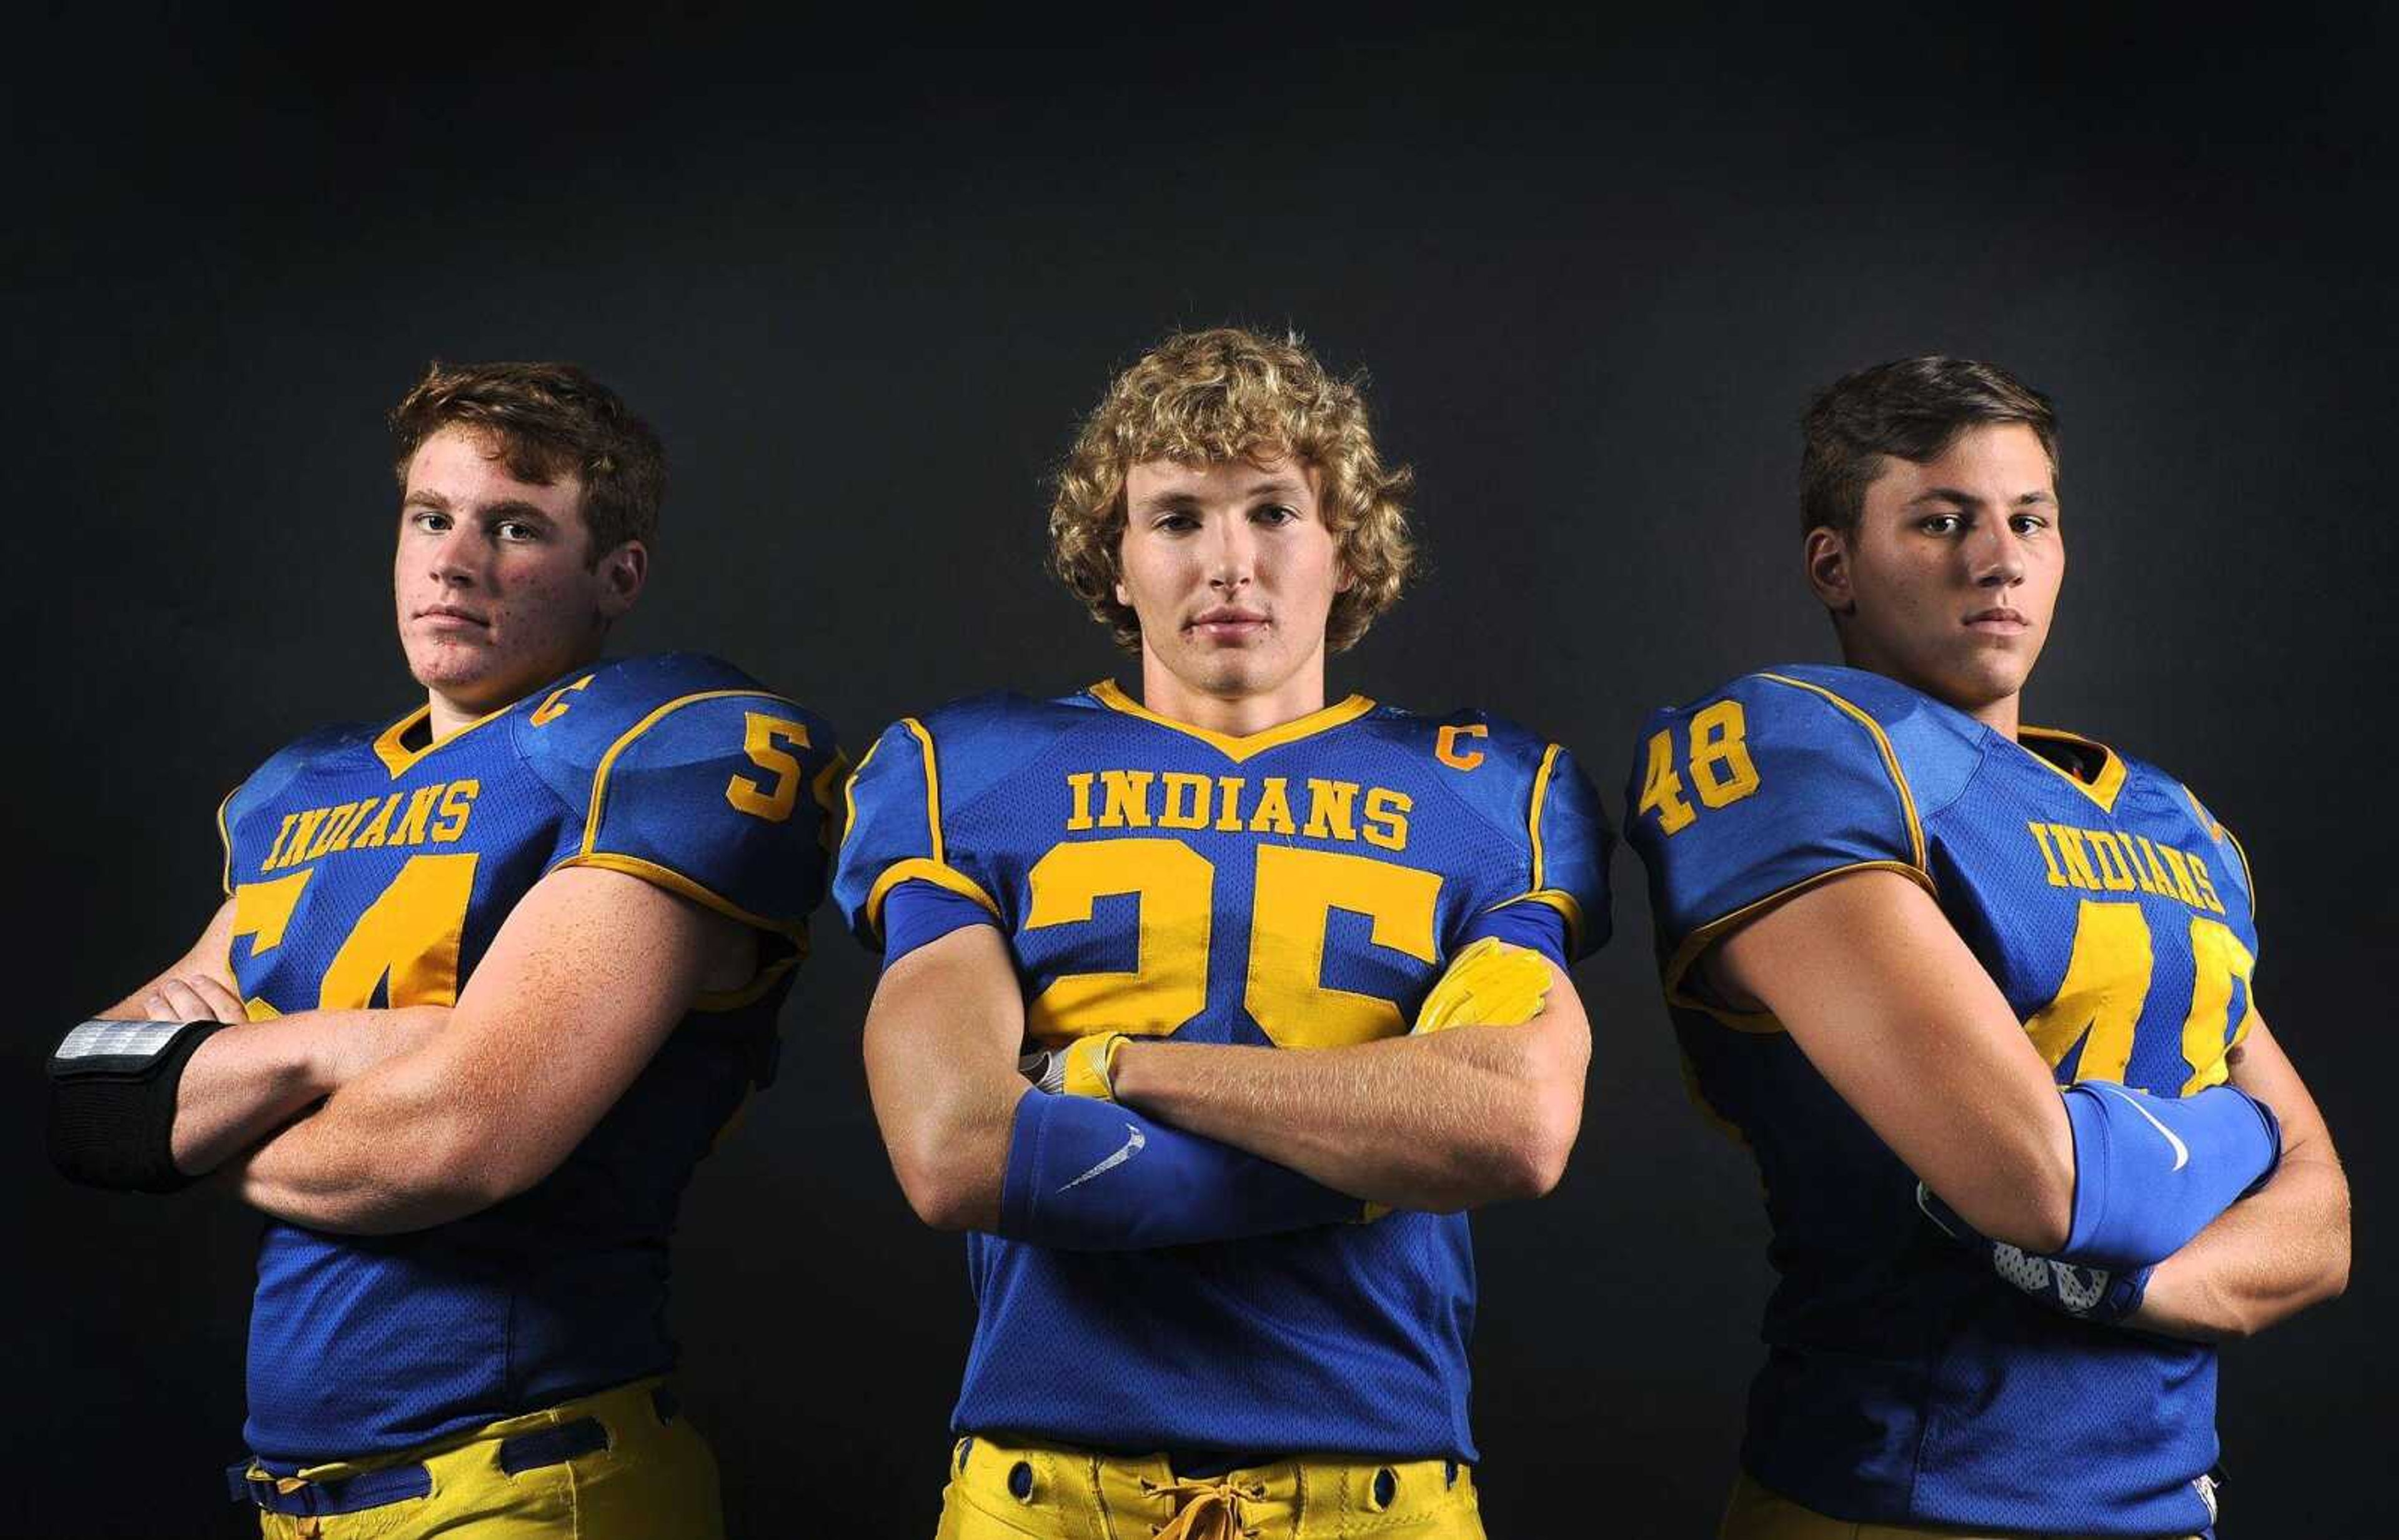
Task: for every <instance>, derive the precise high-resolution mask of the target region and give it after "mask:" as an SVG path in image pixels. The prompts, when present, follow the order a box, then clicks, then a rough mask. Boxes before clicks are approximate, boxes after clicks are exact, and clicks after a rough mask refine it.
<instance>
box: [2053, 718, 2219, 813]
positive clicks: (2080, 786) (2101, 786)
mask: <svg viewBox="0 0 2399 1540" xmlns="http://www.w3.org/2000/svg"><path fill="white" fill-rule="evenodd" d="M2016 736H2017V737H2018V738H2020V739H2021V738H2047V739H2049V740H2050V741H2051V742H2053V743H2072V744H2078V745H2080V746H2081V747H2082V748H2085V749H2096V750H2099V775H2098V777H2097V778H2096V779H2094V780H2088V781H2086V780H2084V779H2083V778H2082V777H2080V776H2077V775H2075V774H2074V773H2073V772H2072V771H2070V770H2068V769H2067V768H2066V767H2065V766H2064V765H2062V764H2058V763H2054V762H2053V761H2052V760H2051V759H2050V758H2049V756H2047V755H2046V754H2034V753H2033V751H2032V750H2029V749H2025V746H2024V745H2023V744H2022V743H2021V742H2019V743H2018V744H2017V745H2016V747H2017V748H2019V749H2024V750H2025V752H2026V753H2027V754H2032V757H2033V758H2034V759H2035V760H2038V761H2039V762H2040V764H2041V767H2042V768H2043V769H2046V770H2048V771H2049V772H2050V773H2051V774H2052V775H2053V776H2055V777H2058V778H2059V779H2060V780H2063V781H2064V782H2066V784H2067V785H2068V786H2071V787H2072V788H2074V789H2075V790H2077V791H2080V792H2081V793H2082V794H2083V795H2084V796H2086V797H2089V798H2090V799H2091V800H2092V801H2093V802H2095V803H2097V804H2099V809H2100V811H2101V812H2104V813H2113V812H2114V811H2116V793H2117V792H2119V791H2121V790H2123V789H2124V762H2123V761H2122V760H2120V759H2118V758H2117V757H2116V750H2113V749H2110V748H2108V746H2107V745H2106V744H2104V743H2101V742H2099V741H2098V740H2097V739H2096V738H2086V737H2084V736H2082V735H2081V734H2080V733H2067V732H2061V731H2060V730H2058V729H2057V728H2054V727H2025V726H2021V725H2020V726H2018V727H2017V728H2016ZM2183 790H2185V791H2189V790H2190V788H2189V787H2185V788H2183Z"/></svg>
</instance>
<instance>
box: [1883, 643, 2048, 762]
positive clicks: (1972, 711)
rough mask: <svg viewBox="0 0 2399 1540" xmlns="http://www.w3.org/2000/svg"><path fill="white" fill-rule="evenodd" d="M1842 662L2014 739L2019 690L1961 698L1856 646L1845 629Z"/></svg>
mask: <svg viewBox="0 0 2399 1540" xmlns="http://www.w3.org/2000/svg"><path fill="white" fill-rule="evenodd" d="M1841 661H1842V662H1843V663H1845V664H1847V665H1848V666H1849V667H1850V668H1852V669H1864V670H1865V671H1866V672H1867V673H1870V674H1880V675H1882V676H1883V677H1884V678H1885V679H1895V680H1897V681H1899V682H1901V683H1902V684H1904V685H1906V686H1907V687H1908V688H1909V689H1911V690H1914V691H1917V692H1918V693H1919V694H1921V695H1927V696H1931V697H1932V698H1933V699H1934V700H1937V701H1939V702H1940V703H1941V704H1942V705H1944V706H1946V707H1948V708H1949V709H1951V710H1953V711H1962V712H1964V713H1965V714H1966V715H1968V716H1970V717H1972V718H1973V719H1974V720H1975V721H1976V722H1979V723H1982V724H1983V725H1984V726H1986V727H1987V728H1989V729H1990V730H1991V731H1992V732H1994V733H1997V734H1999V736H2001V737H2003V738H2006V739H2007V740H2009V741H2010V742H2011V743H2013V742H2014V741H2015V737H2016V728H2017V726H2018V724H2019V723H2020V721H2021V718H2020V716H2019V714H2018V711H2017V708H2018V706H2019V705H2020V704H2021V703H2022V701H2023V699H2024V696H2023V692H2021V691H2015V690H2012V691H2010V692H2009V693H2007V694H2006V695H2003V696H1995V697H1993V698H1991V699H1989V700H1974V699H1971V698H1969V699H1965V700H1960V699H1959V698H1957V697H1956V696H1951V695H1949V694H1948V693H1947V692H1946V691H1945V690H1943V689H1942V688H1941V687H1940V686H1939V685H1938V684H1936V683H1934V682H1932V681H1931V680H1927V679H1921V678H1918V676H1917V675H1916V674H1915V673H1913V672H1911V671H1910V670H1908V669H1904V668H1901V667H1900V666H1899V665H1898V664H1896V663H1894V662H1893V661H1891V659H1889V658H1886V657H1880V656H1877V655H1875V653H1874V652H1873V651H1872V650H1870V649H1867V648H1864V647H1860V646H1858V645H1857V644H1856V643H1855V642H1853V641H1852V640H1851V638H1850V635H1849V634H1848V633H1847V632H1846V631H1844V632H1842V633H1841Z"/></svg>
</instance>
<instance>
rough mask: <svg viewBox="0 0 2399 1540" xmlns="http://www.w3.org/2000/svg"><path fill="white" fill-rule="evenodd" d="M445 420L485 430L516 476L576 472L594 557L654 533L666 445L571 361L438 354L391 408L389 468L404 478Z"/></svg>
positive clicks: (544, 477) (541, 477)
mask: <svg viewBox="0 0 2399 1540" xmlns="http://www.w3.org/2000/svg"><path fill="white" fill-rule="evenodd" d="M445 427H465V428H472V429H475V430H477V431H479V432H481V433H483V434H485V435H488V436H489V437H490V439H492V444H493V453H494V454H495V457H496V458H498V459H499V460H501V461H502V462H503V463H504V464H506V465H507V466H508V474H509V475H511V476H513V477H515V478H516V479H517V480H520V481H530V482H533V483H534V484H535V485H537V486H547V485H549V483H551V482H553V481H556V480H558V479H559V478H560V477H562V476H576V477H579V478H581V479H582V481H583V522H584V524H585V525H586V526H587V527H588V528H589V529H590V531H591V553H590V558H591V561H593V562H595V563H596V562H597V561H599V560H600V558H601V557H603V556H604V555H606V554H607V553H608V552H610V551H612V550H615V549H616V548H617V547H618V546H621V545H623V544H624V543H625V542H626V541H628V540H639V541H641V542H642V543H643V544H644V545H647V544H649V543H650V542H652V541H654V540H656V539H657V532H658V505H659V504H660V503H661V502H663V501H665V498H666V490H667V452H666V447H665V446H664V445H663V444H661V443H659V442H658V436H657V434H656V433H655V432H653V431H651V429H650V425H649V424H647V423H645V422H644V421H642V420H641V419H640V418H639V417H636V416H634V415H633V413H632V412H631V410H630V409H629V408H628V407H627V406H626V405H625V402H624V399H622V398H621V397H619V396H618V395H617V393H616V392H615V391H613V390H611V389H609V388H608V387H607V386H606V385H602V384H601V383H600V382H599V381H597V380H595V379H593V378H592V377H591V376H590V375H589V374H587V373H585V372H584V371H582V370H581V369H579V368H577V367H576V366H575V365H574V364H562V363H497V364H444V363H443V362H441V361H440V359H439V358H437V359H435V360H434V361H433V362H432V363H431V364H430V365H428V366H427V368H426V371H425V378H423V379H421V380H419V381H417V382H416V385H415V388H413V389H412V390H411V391H409V393H408V394H407V395H406V396H404V397H402V398H401V399H400V405H398V406H396V407H394V408H392V412H391V431H392V438H393V439H394V440H395V442H396V445H397V448H398V449H399V452H400V457H399V459H398V461H397V463H396V464H395V465H394V466H393V470H394V472H395V474H397V475H398V476H399V478H400V485H401V486H403V487H405V486H406V485H407V484H408V463H409V461H410V460H411V459H413V458H414V456H415V454H416V451H417V448H418V446H420V445H422V444H423V443H424V442H425V440H426V439H430V438H431V437H433V435H435V434H436V433H439V432H440V431H441V430H442V429H443V428H445Z"/></svg>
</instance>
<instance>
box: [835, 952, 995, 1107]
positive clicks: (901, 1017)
mask: <svg viewBox="0 0 2399 1540" xmlns="http://www.w3.org/2000/svg"><path fill="white" fill-rule="evenodd" d="M1023 1041H1024V996H1023V990H1022V987H1021V986H1020V985H1019V983H1018V981H1017V978H1016V969H1015V965H1014V963H1013V962H1012V961H1011V960H1010V956H1009V952H1008V946H1007V943H1006V941H1005V940H1004V939H1002V938H1001V936H1000V934H999V932H998V930H997V929H996V928H995V927H993V926H991V925H960V926H958V927H956V928H955V929H952V930H949V931H946V932H944V933H943V934H942V935H941V936H939V937H937V938H935V939H932V940H929V941H927V942H925V943H923V944H922V945H920V946H917V947H915V948H914V949H912V950H911V951H909V952H907V953H906V954H905V955H904V956H901V958H899V959H898V960H897V961H895V962H894V963H892V964H891V966H888V968H886V969H884V972H883V978H882V979H881V981H880V982H878V983H877V984H876V985H875V989H874V1001H873V1003H872V1004H871V1005H870V1006H868V1008H867V1013H866V1072H867V1081H868V1085H869V1087H870V1088H871V1089H872V1090H873V1091H874V1099H875V1110H876V1113H877V1114H878V1115H879V1114H882V1113H883V1112H884V1111H885V1109H886V1106H887V1104H888V1105H889V1106H890V1107H891V1108H892V1109H893V1110H894V1111H904V1109H906V1108H907V1107H909V1106H910V1105H912V1104H914V1103H916V1102H919V1101H933V1100H939V1099H942V1097H944V1096H945V1095H946V1094H947V1093H948V1092H949V1090H950V1088H951V1087H954V1086H955V1085H956V1084H958V1083H960V1082H968V1081H977V1080H981V1081H989V1080H991V1079H993V1078H994V1077H995V1076H1004V1075H1013V1074H1015V1073H1016V1056H1017V1053H1018V1050H1019V1049H1020V1048H1021V1047H1022V1046H1023Z"/></svg>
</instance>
